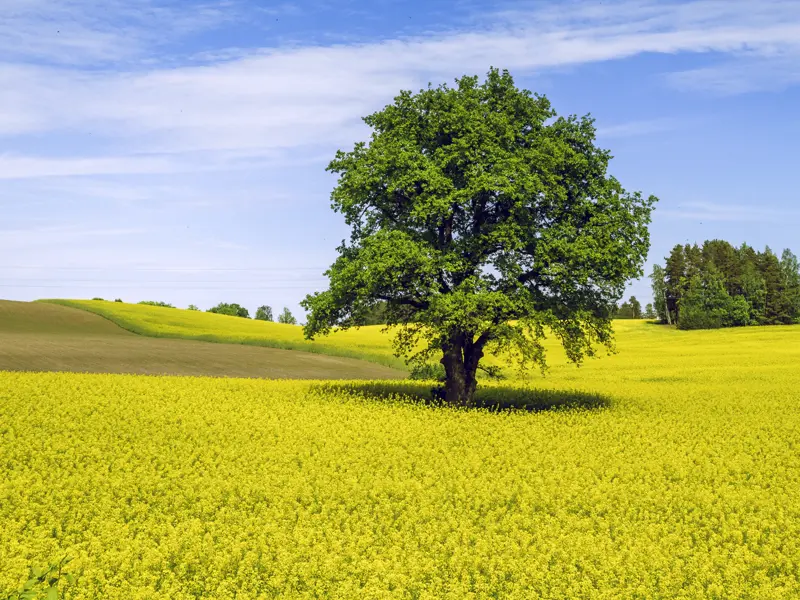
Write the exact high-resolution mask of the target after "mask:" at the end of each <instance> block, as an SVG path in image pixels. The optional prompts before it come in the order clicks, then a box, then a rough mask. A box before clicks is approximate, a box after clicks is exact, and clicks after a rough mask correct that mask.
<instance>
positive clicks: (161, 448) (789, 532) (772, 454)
mask: <svg viewBox="0 0 800 600" xmlns="http://www.w3.org/2000/svg"><path fill="white" fill-rule="evenodd" d="M167 310H168V309H167ZM617 328H618V342H619V343H618V347H619V352H618V353H617V354H615V355H613V356H610V357H604V358H601V359H598V360H592V361H589V362H587V363H586V365H584V366H583V367H581V368H580V369H576V368H575V367H573V366H568V365H566V364H565V363H564V362H563V361H562V360H561V358H560V357H559V356H558V355H557V354H556V355H554V357H553V360H552V364H553V366H552V369H551V371H550V374H549V375H548V377H547V378H545V379H541V377H540V376H538V375H530V376H529V377H528V378H526V379H522V378H520V379H517V380H507V381H505V382H502V383H500V384H494V385H495V386H496V387H495V388H492V387H490V386H488V385H487V386H484V393H485V394H488V395H491V394H492V392H496V393H497V394H499V395H501V396H503V397H505V398H514V397H523V396H525V395H530V394H533V395H536V394H537V393H538V392H536V391H535V390H546V391H548V392H549V394H544V393H543V394H542V395H543V397H544V398H546V399H550V400H552V401H554V402H556V401H557V400H558V398H562V399H563V400H564V401H565V402H567V401H568V400H569V399H570V398H572V397H574V398H580V397H581V396H580V394H578V392H583V393H588V394H590V395H591V396H593V397H598V398H602V399H603V400H604V401H603V402H600V403H597V404H594V405H587V406H589V407H583V408H580V407H579V408H575V407H573V408H561V409H557V410H542V411H539V412H524V411H505V412H491V411H487V410H471V411H467V410H454V409H445V408H440V407H433V406H424V405H422V404H420V403H415V402H413V401H411V400H410V399H408V398H407V399H402V398H401V399H398V398H394V399H392V398H386V397H385V396H386V395H387V394H388V393H390V392H391V391H392V390H405V389H412V388H410V387H409V385H410V384H408V383H402V382H401V383H393V382H374V383H372V384H364V383H359V382H350V383H347V382H343V383H340V384H336V383H317V382H301V381H265V380H244V379H211V378H181V377H141V376H140V377H136V376H124V375H83V374H57V373H0V592H2V591H5V590H11V589H14V588H15V587H16V586H18V585H19V584H20V583H21V581H22V580H23V579H24V578H25V574H26V573H27V568H28V566H29V565H30V564H38V563H46V562H48V561H52V560H57V559H58V558H60V557H61V556H63V555H64V554H68V555H70V556H72V557H74V561H73V563H72V564H74V565H75V566H76V568H77V569H79V570H80V571H81V572H82V573H81V575H80V577H79V579H78V582H77V583H76V585H75V586H74V587H73V588H72V591H71V593H72V596H69V597H72V598H76V599H89V598H109V599H116V598H119V599H144V598H171V599H188V598H200V597H202V598H348V599H349V598H431V599H433V598H454V599H455V598H458V599H461V598H525V599H527V598H607V599H612V598H614V599H616V598H648V599H649V598H685V599H690V598H698V599H699V598H753V599H773V598H774V599H777V598H797V597H800V494H798V490H800V369H799V368H798V365H800V327H774V328H751V329H737V330H725V331H702V332H677V331H674V330H671V329H667V328H662V327H657V326H653V325H649V324H645V323H641V322H638V323H624V324H622V323H620V324H618V327H617ZM414 385H417V387H418V388H420V389H421V388H422V387H423V386H422V384H414ZM567 403H568V402H567ZM0 597H2V593H0Z"/></svg>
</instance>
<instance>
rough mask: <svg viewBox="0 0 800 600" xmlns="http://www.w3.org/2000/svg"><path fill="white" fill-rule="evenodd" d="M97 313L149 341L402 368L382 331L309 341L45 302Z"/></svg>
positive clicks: (156, 310) (95, 303)
mask: <svg viewBox="0 0 800 600" xmlns="http://www.w3.org/2000/svg"><path fill="white" fill-rule="evenodd" d="M41 302H47V303H56V304H61V305H63V306H70V307H74V308H80V309H83V310H87V311H90V312H93V313H95V314H98V315H100V316H102V317H105V318H106V319H109V320H110V321H113V322H114V323H116V324H117V325H119V326H120V327H122V328H124V329H127V330H128V331H132V332H134V333H138V334H140V335H146V336H151V337H162V338H181V339H191V340H201V341H204V342H222V343H228V344H246V345H253V346H267V347H270V348H282V349H286V350H302V351H304V352H313V353H319V354H328V355H332V356H343V357H349V358H358V359H361V360H367V361H370V362H373V363H377V364H380V365H385V366H388V367H393V368H397V369H405V364H404V363H403V361H401V360H399V359H397V358H395V357H394V356H393V354H392V350H391V347H390V345H389V339H388V337H387V336H386V334H384V333H381V330H382V329H383V328H382V327H381V326H372V327H362V328H361V329H359V330H351V331H344V332H337V333H334V334H332V335H330V336H327V337H324V338H319V339H318V340H315V341H313V342H311V341H308V340H305V339H304V338H303V329H302V327H300V326H297V325H283V324H281V323H269V322H266V321H256V320H254V319H242V318H239V317H229V316H226V315H217V314H213V313H207V312H201V311H191V310H183V309H178V308H165V307H160V306H148V305H142V304H126V303H123V302H106V301H100V300H43V301H41Z"/></svg>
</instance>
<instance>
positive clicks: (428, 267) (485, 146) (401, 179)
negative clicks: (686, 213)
mask: <svg viewBox="0 0 800 600" xmlns="http://www.w3.org/2000/svg"><path fill="white" fill-rule="evenodd" d="M364 121H365V122H366V124H367V125H368V126H369V127H371V128H372V136H371V139H370V141H369V143H365V142H361V143H357V144H356V145H355V147H354V148H353V150H351V151H350V152H344V151H339V152H337V154H336V157H335V158H334V159H333V160H332V161H331V163H330V165H329V166H328V170H329V171H331V172H333V173H336V174H338V175H339V180H338V183H337V185H336V186H335V188H334V190H333V192H332V195H331V200H332V208H333V209H334V210H335V211H337V212H339V213H341V214H342V215H344V218H345V221H346V223H347V224H348V225H349V226H350V228H351V236H350V240H349V241H344V242H342V244H341V246H340V247H339V248H338V252H339V257H338V258H337V260H336V261H335V262H334V264H333V265H332V266H331V267H330V269H329V270H328V271H327V272H326V275H327V276H328V278H329V281H330V285H329V289H328V290H326V291H323V292H318V293H315V294H313V295H309V296H307V297H306V299H305V300H304V301H303V306H304V308H306V309H307V310H308V311H309V318H308V323H307V325H306V327H305V334H306V336H307V337H309V338H313V337H314V336H317V335H322V334H326V333H328V332H329V331H330V330H331V329H332V328H334V327H339V328H348V327H352V326H358V325H363V324H364V323H365V322H366V319H367V316H368V315H370V314H371V311H373V309H374V307H375V306H376V304H377V303H379V302H384V303H385V321H386V323H387V324H388V325H394V326H397V335H396V336H395V340H394V341H395V351H396V352H397V354H398V355H400V356H405V357H406V358H407V360H408V361H409V362H410V363H412V364H413V363H418V364H419V363H425V362H427V361H429V360H430V359H431V358H432V357H433V356H435V355H438V356H439V357H440V362H441V363H442V364H443V365H444V368H445V374H446V382H445V387H444V390H443V396H444V398H445V400H446V401H448V402H451V403H458V404H470V403H471V402H472V400H473V397H474V391H475V387H476V385H477V379H476V373H477V370H478V368H479V366H480V360H481V358H482V357H483V356H484V353H485V351H487V350H491V349H494V350H504V351H507V352H509V353H510V354H511V355H512V356H513V357H514V358H516V359H517V361H518V364H519V365H520V367H522V368H525V367H527V366H530V365H532V364H538V365H541V366H542V368H544V365H545V352H544V347H543V345H542V338H543V337H544V335H545V331H546V330H548V329H549V331H551V332H552V333H553V334H554V335H556V336H557V337H558V338H559V339H560V341H561V342H562V344H563V346H564V348H565V349H566V352H567V355H568V357H569V358H570V359H571V360H573V361H575V362H580V361H581V360H582V359H583V358H585V357H586V356H591V355H594V354H595V353H596V351H597V347H598V346H599V345H606V346H608V347H609V348H610V347H611V344H612V332H611V326H610V317H611V314H612V311H613V310H614V308H615V306H616V302H617V301H618V300H619V299H620V297H621V296H622V293H623V291H624V286H625V283H626V281H628V280H629V279H630V278H633V277H637V276H640V275H641V274H642V271H641V269H642V264H643V262H644V259H645V257H646V254H647V251H648V248H649V233H648V228H647V226H648V224H649V222H650V214H651V210H652V207H653V204H654V202H655V201H656V199H655V198H654V197H652V196H651V197H649V198H644V197H642V195H641V194H640V193H639V192H635V193H628V192H626V191H625V190H624V189H623V187H622V185H621V184H620V182H619V181H617V179H615V178H614V177H612V176H609V175H607V168H608V163H609V160H610V159H611V155H610V153H609V152H608V151H607V150H603V149H600V148H598V147H596V146H595V144H594V141H595V127H594V122H593V120H592V119H591V118H590V117H588V116H586V117H582V118H578V117H576V116H570V117H558V116H557V114H556V112H555V111H554V110H553V109H552V107H551V105H550V102H549V101H548V100H547V98H545V97H544V96H540V95H534V94H531V93H530V92H529V91H527V90H520V89H517V87H516V86H515V85H514V81H513V79H512V77H511V75H510V74H509V73H508V72H506V71H503V72H501V71H498V70H496V69H492V70H491V71H490V72H489V73H488V75H487V77H486V80H485V81H484V82H483V83H480V82H479V79H478V77H462V78H460V79H458V80H456V85H455V86H454V87H449V86H447V85H441V86H439V87H432V86H429V87H428V88H427V89H425V90H421V91H420V92H419V93H416V94H415V93H412V92H410V91H403V92H401V93H400V94H399V95H398V96H397V97H396V98H395V99H394V102H393V103H392V104H390V105H388V106H386V107H385V108H384V109H383V110H380V111H378V112H376V113H374V114H372V115H370V116H368V117H366V118H365V119H364Z"/></svg>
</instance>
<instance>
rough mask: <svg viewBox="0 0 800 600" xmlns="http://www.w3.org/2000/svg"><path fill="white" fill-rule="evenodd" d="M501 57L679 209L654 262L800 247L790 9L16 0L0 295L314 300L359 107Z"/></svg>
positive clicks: (705, 0)
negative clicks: (331, 164)
mask: <svg viewBox="0 0 800 600" xmlns="http://www.w3.org/2000/svg"><path fill="white" fill-rule="evenodd" d="M490 66H496V67H500V68H508V69H509V70H510V71H511V72H512V74H513V75H514V76H515V78H516V80H517V83H518V84H519V85H520V86H522V87H525V88H528V89H530V90H533V91H535V92H539V93H544V94H546V95H547V96H548V97H549V98H550V100H551V101H552V102H553V105H554V107H555V108H556V110H557V111H558V112H559V113H561V114H572V113H576V114H580V115H582V114H586V113H591V114H592V115H593V116H594V117H595V119H596V125H597V127H598V140H599V143H600V144H601V145H602V146H604V147H607V148H610V149H611V151H612V153H613V155H614V156H615V158H614V160H613V162H612V167H611V172H612V173H613V174H614V175H616V176H617V177H618V178H619V179H620V180H621V181H622V183H623V185H625V186H626V187H627V188H628V189H630V190H641V191H642V192H644V193H645V194H655V195H657V196H658V197H659V198H660V199H661V202H660V203H659V205H658V208H657V210H656V212H655V215H654V222H653V225H652V228H651V235H652V249H651V252H650V261H649V263H648V270H649V265H650V264H652V262H653V261H658V262H660V261H662V259H663V257H664V256H665V254H666V253H668V251H669V249H670V248H671V247H672V246H673V245H674V244H675V243H684V242H687V241H689V242H695V241H698V242H700V241H702V240H704V239H707V238H709V239H710V238H723V239H727V240H729V241H731V242H733V243H735V244H739V243H741V242H743V241H747V242H749V243H751V244H752V245H754V246H756V247H763V246H764V245H766V244H769V245H770V246H771V247H772V248H773V249H775V250H778V251H779V250H781V249H783V248H784V247H790V248H792V249H794V250H795V251H796V252H800V235H798V232H799V231H800V194H798V192H797V185H796V177H797V171H798V169H799V168H800V151H798V149H797V140H798V139H800V109H798V107H800V2H797V1H796V0H759V1H758V2H755V1H754V0H746V1H740V0H692V1H688V2H663V1H657V2H656V1H641V0H623V1H617V2H614V1H607V0H606V1H602V2H600V1H597V0H595V1H581V0H579V1H576V2H544V1H540V2H507V3H496V2H492V3H488V2H480V1H477V0H470V1H467V2H460V1H453V0H451V1H448V2H445V1H443V0H433V1H427V2H397V1H392V0H377V1H372V2H356V1H336V0H309V1H305V2H292V1H289V2H285V3H271V4H267V3H263V2H254V1H251V2H248V1H244V0H224V1H220V2H214V1H210V2H195V1H184V2H177V1H169V0H3V2H2V6H0V211H1V212H0V215H2V216H0V286H1V287H0V297H2V298H9V299H17V300H30V299H36V298H46V297H51V298H52V297H73V298H81V297H82V298H86V297H93V296H101V297H104V298H107V299H112V298H116V297H120V298H123V299H124V300H126V301H138V300H144V299H153V300H164V301H168V302H172V303H174V304H176V305H178V306H186V305H188V304H190V303H194V304H197V305H199V306H200V307H201V308H208V307H209V306H212V305H213V304H216V303H217V302H220V301H228V302H239V303H241V304H243V305H245V306H247V307H248V308H250V310H251V311H253V310H254V309H255V307H256V306H258V305H260V304H270V305H272V306H273V307H274V308H275V309H276V310H279V309H280V308H281V307H283V306H288V307H290V309H292V310H293V311H295V312H296V313H300V312H301V311H300V309H299V306H298V302H299V301H300V300H301V299H302V298H303V297H304V296H305V294H306V293H308V292H310V291H313V290H315V289H321V288H323V287H324V285H325V278H324V277H323V276H322V272H323V271H324V270H325V268H326V267H327V266H328V265H329V264H330V262H331V261H332V260H333V258H334V257H335V250H334V249H335V247H336V246H337V245H338V244H339V243H340V241H341V240H342V239H343V238H344V237H345V236H346V235H347V229H346V228H345V227H344V224H343V222H342V220H341V219H340V217H339V216H338V215H336V214H335V213H333V212H332V211H331V210H330V206H329V193H330V190H331V188H332V186H333V185H334V179H333V177H332V176H331V175H329V174H327V173H325V170H324V169H325V166H326V164H327V162H328V160H329V159H330V158H331V157H332V156H333V153H334V152H335V150H336V149H337V148H345V149H349V148H350V147H351V146H352V144H353V143H354V142H355V141H357V140H360V139H364V138H365V137H366V135H367V130H366V129H365V126H364V125H363V124H362V123H361V121H360V117H362V116H364V115H366V114H368V113H370V112H372V111H374V110H376V109H379V108H380V107H382V106H384V105H385V104H387V103H388V102H390V101H391V99H392V97H393V96H394V95H395V94H396V93H397V92H398V91H399V90H401V89H413V90H417V89H419V88H420V87H423V86H425V85H426V84H427V83H428V82H434V83H440V82H445V81H452V80H453V78H455V77H457V76H460V75H463V74H479V75H482V74H485V72H486V71H487V69H488V68H489V67H490ZM630 293H635V294H636V295H637V296H638V297H640V298H641V299H645V300H649V297H650V293H649V285H648V282H647V280H643V281H638V282H632V284H631V288H630Z"/></svg>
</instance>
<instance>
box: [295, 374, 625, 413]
mask: <svg viewBox="0 0 800 600" xmlns="http://www.w3.org/2000/svg"><path fill="white" fill-rule="evenodd" d="M435 386H436V383H435V382H425V381H325V382H319V383H315V384H313V385H312V386H311V388H312V390H314V391H317V392H320V393H334V394H342V395H346V396H353V397H359V398H365V399H370V400H394V401H406V402H414V403H418V404H423V405H426V406H447V405H446V404H444V403H443V402H442V401H441V400H440V399H438V398H437V397H436V394H435V392H434V390H435V389H436V387H435ZM612 404H613V402H612V400H611V398H609V397H607V396H603V395H601V394H592V393H588V392H581V391H577V390H547V389H537V388H528V387H516V386H513V385H487V386H480V387H478V390H477V391H476V393H475V406H473V407H470V408H473V409H482V410H488V411H491V412H506V411H525V412H542V411H562V410H595V411H596V410H602V409H606V408H610V407H611V406H612Z"/></svg>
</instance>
